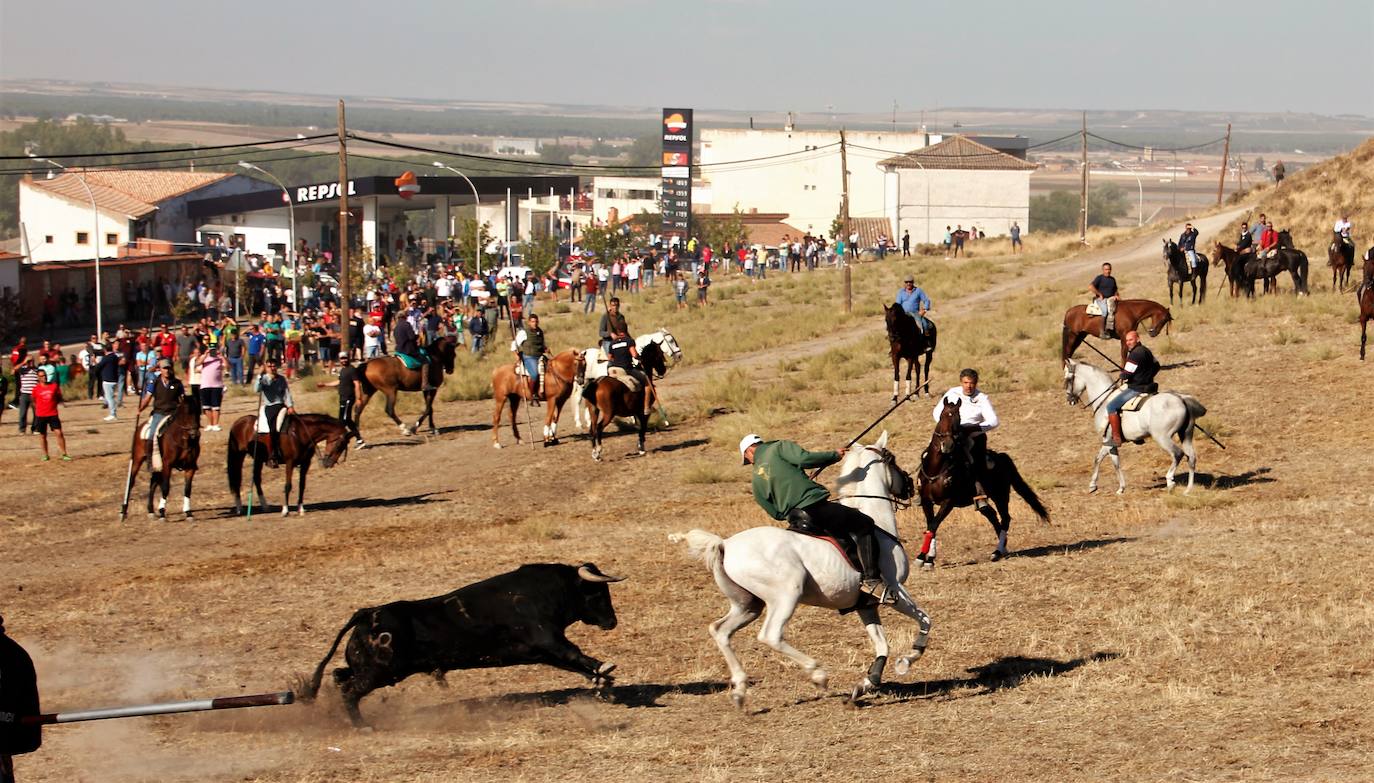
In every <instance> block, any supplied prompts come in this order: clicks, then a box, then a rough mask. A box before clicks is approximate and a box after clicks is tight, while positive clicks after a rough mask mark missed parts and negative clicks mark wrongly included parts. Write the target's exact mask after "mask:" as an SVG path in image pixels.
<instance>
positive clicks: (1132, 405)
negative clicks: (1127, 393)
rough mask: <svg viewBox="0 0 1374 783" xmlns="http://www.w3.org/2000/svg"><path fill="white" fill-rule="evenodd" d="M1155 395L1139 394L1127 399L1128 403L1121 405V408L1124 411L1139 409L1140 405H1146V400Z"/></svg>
mask: <svg viewBox="0 0 1374 783" xmlns="http://www.w3.org/2000/svg"><path fill="white" fill-rule="evenodd" d="M1153 396H1154V395H1153V394H1138V395H1136V396H1134V397H1132V398H1131V399H1129V400H1127V401H1126V404H1125V405H1122V406H1121V410H1122V411H1123V412H1126V411H1138V410H1140V406H1142V405H1144V404H1145V401H1146V400H1148V399H1150V398H1151V397H1153Z"/></svg>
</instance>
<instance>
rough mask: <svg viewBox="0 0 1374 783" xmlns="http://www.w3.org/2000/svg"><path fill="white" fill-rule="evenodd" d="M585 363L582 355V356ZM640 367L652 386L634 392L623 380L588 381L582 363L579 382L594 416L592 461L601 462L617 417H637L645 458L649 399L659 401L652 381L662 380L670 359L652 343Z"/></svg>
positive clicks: (640, 453) (642, 357) (592, 379)
mask: <svg viewBox="0 0 1374 783" xmlns="http://www.w3.org/2000/svg"><path fill="white" fill-rule="evenodd" d="M578 358H579V359H582V354H580V353H579V354H578ZM639 363H640V366H641V367H642V368H643V370H644V375H645V377H647V378H648V379H649V380H650V385H648V386H645V387H642V388H640V389H639V390H637V391H630V387H628V386H626V385H625V384H623V383H621V382H620V381H619V380H616V379H615V378H612V377H610V376H606V377H602V378H591V379H588V378H587V377H586V375H587V363H586V360H585V359H583V360H582V361H579V362H578V365H577V382H578V383H585V384H586V387H587V388H586V389H584V390H583V391H582V399H584V400H586V402H587V406H588V407H590V408H591V413H592V459H594V460H596V461H597V462H600V461H601V437H602V433H604V432H605V431H606V427H607V426H609V425H610V423H611V420H612V419H614V418H615V417H617V416H625V417H633V418H634V420H635V423H636V424H637V425H639V448H638V450H637V453H638V454H639V456H643V455H644V453H645V452H644V433H645V432H646V431H647V430H648V429H649V414H647V413H645V412H644V410H645V408H646V407H648V406H646V405H645V395H653V396H654V397H655V398H657V396H658V395H657V394H656V393H655V391H654V387H653V385H652V380H653V377H654V375H655V373H657V374H658V375H659V376H662V375H663V373H664V371H665V369H666V367H665V365H666V359H665V358H664V356H663V350H662V349H661V348H660V347H659V346H658V344H657V343H649V344H648V345H646V346H645V347H644V351H643V353H641V354H640V355H639Z"/></svg>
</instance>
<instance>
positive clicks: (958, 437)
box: [916, 311, 1119, 568]
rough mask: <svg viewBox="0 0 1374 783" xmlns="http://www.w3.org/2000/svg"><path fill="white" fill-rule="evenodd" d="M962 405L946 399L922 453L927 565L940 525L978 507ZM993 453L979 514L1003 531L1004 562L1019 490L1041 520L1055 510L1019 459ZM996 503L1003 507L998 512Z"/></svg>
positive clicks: (998, 554) (999, 553)
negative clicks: (957, 510)
mask: <svg viewBox="0 0 1374 783" xmlns="http://www.w3.org/2000/svg"><path fill="white" fill-rule="evenodd" d="M1118 312H1119V311H1118ZM961 405H962V403H961V402H960V401H959V400H955V401H954V402H950V401H949V400H945V401H944V410H942V411H941V412H940V421H939V422H937V423H936V425H935V432H934V434H932V435H931V436H930V445H929V446H927V447H926V450H925V452H924V453H923V454H921V469H920V471H918V474H919V483H920V487H919V489H918V491H917V496H918V497H920V499H921V511H922V512H923V513H924V514H925V518H926V535H925V539H924V540H922V542H921V553H920V554H919V555H917V556H916V557H917V559H918V560H920V561H921V563H922V568H932V567H934V565H935V550H936V548H937V547H936V543H935V534H936V532H937V531H939V529H940V523H941V522H943V521H945V517H947V516H949V513H950V512H951V511H953V510H954V509H955V508H963V507H965V506H971V505H973V500H974V498H973V491H974V490H973V481H972V478H971V477H970V476H969V475H968V472H967V467H966V465H965V463H964V456H963V444H962V442H961V441H962V439H963V438H965V437H968V436H967V435H966V434H965V433H964V432H963V430H961V429H960V427H959V408H960V406H961ZM987 455H988V464H987V466H986V467H985V468H984V470H983V489H984V491H986V492H987V493H988V500H990V501H991V502H992V505H984V506H983V507H982V508H980V509H978V512H979V513H981V514H982V515H983V516H984V517H986V518H987V520H988V524H990V525H992V529H993V530H994V531H996V533H997V549H996V550H994V551H993V553H992V559H993V560H1001V559H1002V558H1004V557H1006V556H1007V530H1008V529H1009V528H1010V527H1011V511H1010V510H1009V506H1008V502H1009V501H1010V499H1011V491H1012V490H1013V489H1014V490H1016V494H1018V495H1020V496H1021V499H1022V500H1024V501H1026V505H1028V506H1030V507H1031V511H1034V512H1035V514H1036V516H1038V517H1040V519H1041V521H1043V522H1049V521H1050V512H1049V511H1047V510H1046V509H1045V506H1044V504H1042V503H1041V502H1040V498H1039V496H1037V495H1036V494H1035V490H1034V489H1031V486H1030V485H1029V484H1027V483H1026V481H1025V479H1023V478H1021V473H1020V471H1018V470H1017V469H1016V463H1015V462H1014V461H1013V460H1012V458H1011V457H1010V456H1009V455H1007V454H1002V453H1000V452H996V451H992V450H991V449H989V450H988V452H987ZM993 505H995V506H996V507H997V509H996V511H994V510H993V507H992V506H993Z"/></svg>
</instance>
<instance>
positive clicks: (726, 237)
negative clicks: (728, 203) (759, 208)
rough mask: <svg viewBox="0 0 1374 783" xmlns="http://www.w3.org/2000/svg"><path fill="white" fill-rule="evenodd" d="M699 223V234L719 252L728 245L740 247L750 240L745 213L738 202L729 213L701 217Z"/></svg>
mask: <svg viewBox="0 0 1374 783" xmlns="http://www.w3.org/2000/svg"><path fill="white" fill-rule="evenodd" d="M698 224H699V226H700V228H699V229H698V232H697V235H698V236H699V237H701V240H702V241H703V242H705V243H706V244H708V245H710V246H711V249H712V250H715V251H717V252H719V251H721V250H723V249H724V248H725V246H726V245H729V246H730V247H739V246H740V245H742V244H745V243H747V242H748V241H749V229H748V227H747V226H745V225H744V213H743V212H741V211H740V208H739V205H738V204H736V205H735V208H734V210H733V211H731V212H729V213H727V214H722V215H711V216H709V217H702V218H699V219H698Z"/></svg>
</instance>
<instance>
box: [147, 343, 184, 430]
mask: <svg viewBox="0 0 1374 783" xmlns="http://www.w3.org/2000/svg"><path fill="white" fill-rule="evenodd" d="M184 396H186V387H185V386H183V385H182V383H181V381H180V380H178V379H177V377H176V376H175V375H173V374H172V360H171V359H166V358H163V359H158V360H157V376H156V377H154V378H153V379H152V380H150V381H149V382H148V386H147V388H145V389H144V390H143V398H142V399H141V400H139V401H138V411H139V413H142V412H143V409H144V408H146V407H148V403H152V405H153V414H152V415H151V416H149V417H148V448H149V449H150V450H151V449H152V448H153V442H154V441H155V440H156V439H157V428H158V426H159V424H160V423H161V422H162V420H163V419H165V418H168V417H169V416H173V415H175V414H176V412H177V406H178V405H180V404H181V398H182V397H184Z"/></svg>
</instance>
